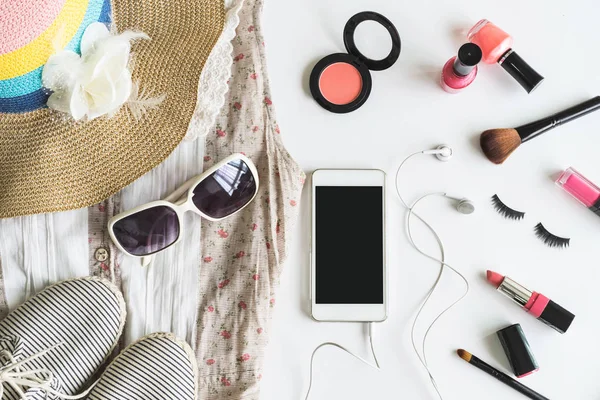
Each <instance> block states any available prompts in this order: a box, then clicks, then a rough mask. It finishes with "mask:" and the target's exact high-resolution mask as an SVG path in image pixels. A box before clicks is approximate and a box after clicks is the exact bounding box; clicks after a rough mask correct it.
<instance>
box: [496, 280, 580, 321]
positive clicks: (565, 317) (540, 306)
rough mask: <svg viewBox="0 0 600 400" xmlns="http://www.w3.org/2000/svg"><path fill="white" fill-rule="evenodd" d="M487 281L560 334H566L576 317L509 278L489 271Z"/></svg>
mask: <svg viewBox="0 0 600 400" xmlns="http://www.w3.org/2000/svg"><path fill="white" fill-rule="evenodd" d="M487 280H488V282H489V283H491V284H492V285H494V286H495V287H496V289H498V291H499V292H502V293H504V295H506V296H507V297H509V298H511V299H512V300H513V301H514V302H515V303H517V304H518V305H520V306H521V307H523V308H524V309H525V311H527V312H528V313H530V314H532V315H533V316H534V317H536V318H537V319H539V320H540V321H542V322H543V323H545V324H546V325H548V326H550V327H552V328H554V329H555V330H557V331H558V332H560V333H565V332H566V331H567V329H569V326H571V322H573V319H574V318H575V315H574V314H572V313H570V312H569V311H567V310H565V309H564V308H562V307H561V306H559V305H558V304H556V303H555V302H553V301H552V300H550V299H549V298H548V297H546V296H544V295H543V294H541V293H537V292H532V291H531V290H529V289H527V288H525V287H524V286H522V285H520V284H519V283H517V282H515V281H514V280H512V279H510V278H509V277H507V276H506V277H505V276H502V275H500V274H499V273H497V272H494V271H490V270H488V271H487Z"/></svg>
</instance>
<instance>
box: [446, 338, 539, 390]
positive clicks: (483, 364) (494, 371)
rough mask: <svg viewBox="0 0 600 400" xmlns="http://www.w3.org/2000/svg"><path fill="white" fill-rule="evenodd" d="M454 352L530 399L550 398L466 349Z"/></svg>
mask: <svg viewBox="0 0 600 400" xmlns="http://www.w3.org/2000/svg"><path fill="white" fill-rule="evenodd" d="M456 353H457V354H458V356H459V357H460V358H462V359H463V360H465V361H466V362H468V363H469V364H471V365H473V366H474V367H477V368H479V369H480V370H482V371H483V372H485V373H487V374H490V375H491V376H493V377H494V378H496V379H498V380H499V381H500V382H502V383H504V384H505V385H508V386H510V387H511V388H513V389H515V390H516V391H517V392H519V393H521V394H522V395H524V396H526V397H528V398H530V399H533V400H550V399H549V398H547V397H545V396H542V395H541V394H539V393H538V392H536V391H535V390H533V389H530V388H528V387H527V386H525V385H523V384H522V383H521V382H518V381H516V380H514V379H513V378H511V377H510V376H508V375H506V374H505V373H504V372H501V371H499V370H497V369H496V368H494V367H492V366H491V365H490V364H488V363H486V362H485V361H483V360H481V359H479V358H477V357H475V356H474V355H473V354H471V353H469V352H468V351H466V350H463V349H459V350H456Z"/></svg>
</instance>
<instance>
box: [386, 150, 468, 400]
mask: <svg viewBox="0 0 600 400" xmlns="http://www.w3.org/2000/svg"><path fill="white" fill-rule="evenodd" d="M418 154H423V152H417V153H413V154H411V155H409V156H408V157H406V158H405V159H404V161H402V163H400V166H399V167H398V169H397V170H396V176H395V180H394V183H395V187H396V194H397V195H398V198H399V200H400V202H401V203H402V204H403V205H404V207H405V208H406V209H407V210H408V213H407V215H406V230H407V231H406V233H407V236H408V239H409V241H410V243H411V245H412V246H413V247H414V248H415V249H416V250H417V251H418V252H419V253H420V254H422V255H423V256H425V257H427V258H429V259H431V260H433V261H436V262H438V263H440V272H439V274H438V276H437V278H436V280H435V282H434V284H433V286H432V287H431V288H430V289H429V291H428V292H427V294H426V296H425V299H424V300H423V303H422V304H421V306H420V307H419V309H418V311H417V314H416V315H415V318H414V320H413V324H412V326H411V332H410V337H411V342H412V347H413V350H414V351H415V354H416V355H417V357H418V359H419V361H420V362H421V364H422V365H423V367H424V368H425V370H426V371H427V374H428V376H429V379H430V381H431V383H432V385H433V387H434V389H435V391H436V393H437V395H438V396H439V398H440V399H441V400H443V397H442V394H441V392H440V390H439V387H438V385H437V382H436V380H435V378H434V376H433V374H432V373H431V370H430V369H429V366H428V363H427V355H426V351H425V347H426V346H425V345H426V342H427V337H428V336H429V333H430V332H431V329H432V328H433V326H434V325H435V323H436V322H437V321H438V320H439V319H440V318H441V317H442V316H443V315H444V314H445V313H446V312H447V311H449V310H450V309H451V308H452V307H454V306H455V305H456V304H457V303H458V302H460V301H461V300H462V299H463V298H465V296H466V295H467V294H468V293H469V282H468V281H467V279H466V278H465V277H464V275H462V274H461V273H460V272H458V271H457V270H456V269H454V268H453V267H452V266H451V265H449V264H448V263H446V262H445V257H446V255H445V250H444V244H443V242H442V240H441V238H440V236H439V235H438V234H437V232H436V231H435V229H434V228H433V227H432V226H431V225H430V224H429V223H428V222H427V221H425V220H424V219H423V218H422V217H421V216H420V215H418V214H417V213H415V212H414V209H415V207H416V206H417V205H418V204H419V203H420V202H421V201H422V200H424V199H425V198H427V197H430V196H446V193H429V194H426V195H424V196H421V197H420V198H419V199H417V200H416V201H415V202H414V203H413V204H412V205H411V206H408V204H407V203H406V202H405V201H404V199H403V198H402V195H401V193H400V188H399V185H398V176H399V174H400V170H401V169H402V167H403V166H404V164H405V163H406V162H407V161H408V160H409V159H411V158H412V157H414V156H416V155H418ZM413 216H415V217H417V218H418V219H419V220H420V221H421V222H422V223H423V224H424V225H425V226H426V227H427V229H429V231H430V232H431V233H432V234H433V235H434V237H435V239H436V241H437V243H438V246H439V247H440V253H441V256H440V259H438V258H436V257H434V256H431V255H430V254H428V253H426V252H425V251H423V250H422V249H421V248H420V247H419V246H417V244H416V243H415V241H414V239H413V236H412V230H411V220H412V217H413ZM444 267H447V268H449V269H450V270H451V271H453V272H454V273H456V274H457V275H458V276H459V277H460V278H461V279H462V280H463V281H464V282H465V286H466V289H465V292H464V294H463V295H462V296H460V297H459V298H458V299H457V300H456V301H454V302H453V303H452V304H450V305H449V306H448V307H447V308H445V309H444V310H443V311H442V312H441V313H440V314H438V315H437V316H436V317H435V318H434V320H433V321H432V322H431V324H430V325H429V326H428V327H427V330H426V331H425V334H424V336H423V341H422V343H421V352H422V354H423V355H422V356H421V354H420V353H419V350H418V349H417V344H416V341H415V328H416V325H417V322H418V320H419V317H420V316H421V313H422V312H423V309H424V308H425V306H426V305H427V303H428V302H429V300H430V298H431V296H432V295H433V293H434V292H435V290H436V289H437V287H438V285H439V283H440V280H441V278H442V274H443V272H444Z"/></svg>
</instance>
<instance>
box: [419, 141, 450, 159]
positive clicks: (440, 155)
mask: <svg viewBox="0 0 600 400" xmlns="http://www.w3.org/2000/svg"><path fill="white" fill-rule="evenodd" d="M423 154H434V155H435V156H436V157H437V159H438V160H440V161H448V160H450V159H451V158H452V154H453V151H452V148H451V147H450V146H447V145H445V144H441V145H439V146H438V147H437V148H436V149H435V150H424V151H423Z"/></svg>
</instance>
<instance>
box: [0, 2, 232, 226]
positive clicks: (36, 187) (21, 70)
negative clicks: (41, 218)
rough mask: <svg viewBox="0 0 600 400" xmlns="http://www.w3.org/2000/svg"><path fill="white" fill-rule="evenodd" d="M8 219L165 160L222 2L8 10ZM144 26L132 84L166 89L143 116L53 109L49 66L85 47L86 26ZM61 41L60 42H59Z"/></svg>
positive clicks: (119, 181)
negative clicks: (85, 116) (83, 116)
mask: <svg viewBox="0 0 600 400" xmlns="http://www.w3.org/2000/svg"><path fill="white" fill-rule="evenodd" d="M0 8H1V11H2V12H1V13H0V32H2V36H3V37H2V38H0V218H5V217H15V216H20V215H28V214H38V213H46V212H55V211H65V210H71V209H76V208H81V207H86V206H90V205H92V204H95V203H98V202H100V201H102V200H104V199H106V198H108V197H110V196H111V195H112V194H114V193H116V192H117V191H119V190H120V189H122V188H123V187H125V186H127V185H128V184H130V183H131V182H133V181H134V180H136V179H137V178H139V177H140V176H142V175H143V174H145V173H146V172H148V171H149V170H150V169H152V168H154V167H155V166H157V165H158V164H159V163H161V162H162V161H163V160H164V159H165V158H166V157H167V156H168V155H169V154H170V153H171V152H172V151H173V150H174V149H175V147H176V146H177V145H178V144H179V142H180V141H181V140H182V139H183V137H184V136H185V134H186V131H187V128H188V124H189V122H190V119H191V117H192V114H193V112H194V108H195V106H196V93H197V87H198V81H199V78H200V73H201V72H202V68H203V66H204V63H205V61H206V59H207V58H208V56H209V54H210V52H211V50H212V48H213V46H214V45H215V44H216V42H217V40H218V38H219V36H220V34H221V31H222V29H223V26H224V19H225V10H224V4H223V0H171V1H165V0H112V4H111V0H19V1H14V2H9V3H8V5H7V6H3V7H0ZM109 16H112V22H113V23H114V24H115V25H116V28H117V30H118V31H119V32H121V31H124V30H126V29H131V30H136V31H141V32H144V33H145V34H147V35H148V36H149V37H150V38H151V40H142V41H139V42H136V43H135V45H134V50H133V52H134V61H135V62H134V63H133V64H134V68H133V77H132V80H133V81H135V82H140V84H141V85H142V86H143V88H144V90H146V91H148V92H150V93H155V94H157V95H165V98H164V101H163V102H162V103H161V104H160V105H159V106H158V107H157V108H156V109H153V110H151V111H149V112H148V113H147V114H145V115H144V116H143V118H141V119H139V120H138V119H136V118H132V116H131V114H130V113H128V112H127V110H125V109H124V108H121V109H119V110H118V111H117V112H116V114H115V115H113V116H112V117H110V118H107V117H99V118H96V119H93V120H89V121H85V122H76V121H74V120H72V119H68V118H62V117H61V115H60V113H58V112H57V111H55V110H50V109H48V108H46V107H45V104H46V101H47V99H48V96H49V94H50V93H49V92H48V91H47V90H46V89H44V88H42V83H41V82H42V81H41V77H42V69H43V67H44V64H45V63H46V62H47V61H48V58H49V57H50V56H51V55H52V54H53V53H54V52H55V49H56V47H57V44H56V42H57V40H58V41H59V42H60V43H59V44H58V46H60V48H67V49H70V50H73V51H76V52H79V46H80V42H81V36H82V35H83V32H84V30H85V29H86V26H89V25H90V24H92V23H94V22H97V21H100V22H108V20H109ZM57 38H58V39H57Z"/></svg>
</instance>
